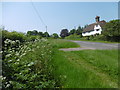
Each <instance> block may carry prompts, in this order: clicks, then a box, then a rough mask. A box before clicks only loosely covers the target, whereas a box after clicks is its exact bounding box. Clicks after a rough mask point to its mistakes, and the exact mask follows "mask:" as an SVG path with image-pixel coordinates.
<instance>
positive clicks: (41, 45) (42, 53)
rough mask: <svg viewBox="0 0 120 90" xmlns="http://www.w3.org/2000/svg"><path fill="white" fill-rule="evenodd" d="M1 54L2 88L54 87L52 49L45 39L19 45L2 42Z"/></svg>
mask: <svg viewBox="0 0 120 90" xmlns="http://www.w3.org/2000/svg"><path fill="white" fill-rule="evenodd" d="M1 53H2V64H3V65H2V69H3V73H2V77H1V78H2V83H3V84H2V88H3V89H4V88H28V89H30V88H31V89H32V88H49V87H55V80H54V78H53V75H52V70H53V67H52V66H51V65H50V64H49V63H50V62H51V58H52V47H51V45H50V44H49V43H48V42H47V40H46V39H36V40H35V41H32V42H25V43H24V44H21V43H20V41H19V40H15V41H12V40H10V39H6V40H5V41H4V46H3V50H2V51H1Z"/></svg>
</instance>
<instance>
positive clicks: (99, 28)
mask: <svg viewBox="0 0 120 90" xmlns="http://www.w3.org/2000/svg"><path fill="white" fill-rule="evenodd" d="M101 31H102V28H101V27H100V25H95V26H94V31H91V32H85V33H82V36H91V35H95V34H101Z"/></svg>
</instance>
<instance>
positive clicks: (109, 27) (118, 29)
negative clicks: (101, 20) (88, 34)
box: [102, 20, 120, 41]
mask: <svg viewBox="0 0 120 90" xmlns="http://www.w3.org/2000/svg"><path fill="white" fill-rule="evenodd" d="M102 34H103V37H104V39H105V40H108V41H120V20H111V21H109V22H108V23H106V25H105V26H104V28H103V32H102Z"/></svg>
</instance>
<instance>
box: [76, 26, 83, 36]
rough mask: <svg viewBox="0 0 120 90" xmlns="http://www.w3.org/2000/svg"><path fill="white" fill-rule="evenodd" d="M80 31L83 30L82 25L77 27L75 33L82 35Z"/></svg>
mask: <svg viewBox="0 0 120 90" xmlns="http://www.w3.org/2000/svg"><path fill="white" fill-rule="evenodd" d="M82 31H83V27H81V26H79V27H78V29H77V30H76V34H77V35H80V36H81V37H82Z"/></svg>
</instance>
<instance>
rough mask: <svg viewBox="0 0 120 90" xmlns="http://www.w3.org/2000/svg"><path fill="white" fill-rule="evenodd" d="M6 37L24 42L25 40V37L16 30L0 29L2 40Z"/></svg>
mask: <svg viewBox="0 0 120 90" xmlns="http://www.w3.org/2000/svg"><path fill="white" fill-rule="evenodd" d="M6 39H11V40H19V41H20V42H25V41H26V40H27V37H26V36H25V35H24V34H23V33H20V32H19V33H18V32H16V31H13V32H8V31H7V30H2V41H4V40H6ZM3 43H4V42H3Z"/></svg>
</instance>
